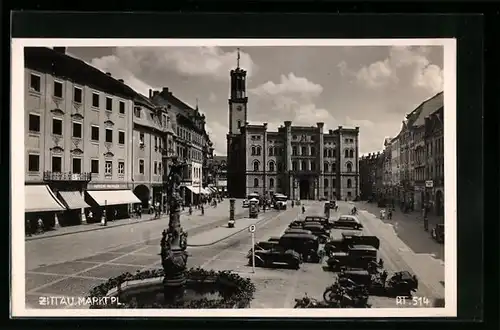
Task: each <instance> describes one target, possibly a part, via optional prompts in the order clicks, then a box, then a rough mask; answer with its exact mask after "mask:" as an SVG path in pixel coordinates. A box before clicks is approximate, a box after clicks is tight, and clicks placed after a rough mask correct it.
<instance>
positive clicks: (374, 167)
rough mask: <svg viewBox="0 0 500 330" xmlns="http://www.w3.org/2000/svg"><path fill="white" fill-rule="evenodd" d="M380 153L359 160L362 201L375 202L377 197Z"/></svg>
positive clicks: (370, 154)
mask: <svg viewBox="0 0 500 330" xmlns="http://www.w3.org/2000/svg"><path fill="white" fill-rule="evenodd" d="M380 157H381V155H380V153H369V154H368V155H365V156H362V157H360V159H359V176H360V196H361V197H360V198H361V199H362V200H373V199H375V198H376V197H377V187H378V186H377V185H378V184H380V183H379V182H377V179H380V177H377V175H380V170H379V169H378V166H379V164H380Z"/></svg>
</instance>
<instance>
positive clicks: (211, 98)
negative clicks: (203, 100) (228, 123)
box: [208, 92, 217, 103]
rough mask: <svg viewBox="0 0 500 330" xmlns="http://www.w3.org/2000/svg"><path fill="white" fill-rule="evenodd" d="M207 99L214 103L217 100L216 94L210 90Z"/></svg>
mask: <svg viewBox="0 0 500 330" xmlns="http://www.w3.org/2000/svg"><path fill="white" fill-rule="evenodd" d="M208 100H209V101H210V102H211V103H215V102H217V95H215V93H214V92H210V95H209V96H208Z"/></svg>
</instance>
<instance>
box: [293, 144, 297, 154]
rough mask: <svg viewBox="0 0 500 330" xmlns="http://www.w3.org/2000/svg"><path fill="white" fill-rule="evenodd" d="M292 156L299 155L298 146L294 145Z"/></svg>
mask: <svg viewBox="0 0 500 330" xmlns="http://www.w3.org/2000/svg"><path fill="white" fill-rule="evenodd" d="M292 156H297V147H296V146H293V147H292Z"/></svg>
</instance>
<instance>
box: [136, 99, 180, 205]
mask: <svg viewBox="0 0 500 330" xmlns="http://www.w3.org/2000/svg"><path fill="white" fill-rule="evenodd" d="M131 143H132V154H131V158H132V160H133V161H132V181H133V190H134V193H135V195H136V196H137V197H138V198H139V199H140V200H141V204H142V207H143V208H149V207H150V206H152V205H155V204H156V202H158V203H159V204H160V207H161V211H165V209H166V191H165V190H166V187H164V178H165V175H166V174H167V173H168V172H167V170H168V169H167V167H168V159H166V157H164V156H165V154H168V150H170V154H172V153H173V150H174V141H173V131H172V125H171V123H170V119H169V114H168V113H167V110H166V108H165V107H159V106H155V105H154V104H153V103H152V102H151V100H150V99H149V98H147V97H145V96H143V95H140V94H138V95H137V96H136V98H135V99H134V111H133V131H132V141H131Z"/></svg>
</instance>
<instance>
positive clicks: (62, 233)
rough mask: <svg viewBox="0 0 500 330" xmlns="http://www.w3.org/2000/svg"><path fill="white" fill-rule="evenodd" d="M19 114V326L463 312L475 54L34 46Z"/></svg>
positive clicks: (296, 44) (104, 42) (424, 43)
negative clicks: (462, 80)
mask: <svg viewBox="0 0 500 330" xmlns="http://www.w3.org/2000/svg"><path fill="white" fill-rule="evenodd" d="M11 116H12V117H11V118H12V141H13V142H12V143H15V144H16V145H24V150H23V151H20V149H19V148H12V155H11V156H12V158H11V159H12V169H13V172H12V196H13V197H12V200H13V205H12V215H13V216H12V220H11V233H12V235H11V237H12V242H11V244H12V246H13V249H12V251H13V252H12V253H13V255H12V277H11V278H12V280H11V281H12V283H11V287H12V316H18V317H21V316H31V317H33V316H36V317H55V316H64V317H70V316H92V317H100V316H106V317H110V316H111V317H113V316H116V317H119V316H141V317H143V316H152V317H153V316H192V317H199V316H203V317H207V316H214V317H216V316H240V317H241V316H248V317H268V316H273V317H276V316H289V315H293V316H295V317H325V316H328V317H353V318H354V317H442V316H456V313H457V284H456V283H457V266H456V264H457V252H456V251H457V246H456V245H457V237H456V227H457V224H456V145H455V140H456V41H455V40H454V39H365V40H363V39H358V40H353V39H345V40H337V39H308V40H302V39H287V40H285V39H279V40H278V39H276V40H274V39H247V40H233V39H213V40H208V39H203V40H202V39H141V40H139V39H13V42H12V110H11ZM22 218H24V221H22V220H20V219H22ZM445 257H446V258H445ZM445 283H446V286H445Z"/></svg>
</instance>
